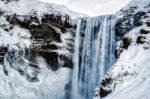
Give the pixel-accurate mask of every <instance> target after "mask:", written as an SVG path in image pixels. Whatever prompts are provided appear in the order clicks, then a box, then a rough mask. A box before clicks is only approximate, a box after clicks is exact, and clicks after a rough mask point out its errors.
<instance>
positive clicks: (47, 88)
mask: <svg viewBox="0 0 150 99" xmlns="http://www.w3.org/2000/svg"><path fill="white" fill-rule="evenodd" d="M80 16H82V15H81V14H79V13H76V12H73V11H70V10H69V9H67V8H66V7H64V6H60V5H54V4H48V3H43V2H39V1H36V0H1V1H0V80H1V82H0V97H2V98H4V99H12V98H13V99H49V98H50V97H51V99H54V98H55V99H62V98H63V97H64V95H65V89H66V88H65V87H66V84H68V83H69V80H70V78H69V75H70V71H71V69H69V68H72V66H73V63H72V53H73V49H74V48H73V47H74V45H73V44H74V35H75V27H76V26H75V25H74V23H72V22H73V21H71V20H72V18H74V17H76V18H77V17H80ZM65 67H67V68H65ZM47 68H49V69H47ZM24 93H29V94H28V95H26V94H24Z"/></svg>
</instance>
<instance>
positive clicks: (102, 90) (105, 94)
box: [100, 87, 111, 98]
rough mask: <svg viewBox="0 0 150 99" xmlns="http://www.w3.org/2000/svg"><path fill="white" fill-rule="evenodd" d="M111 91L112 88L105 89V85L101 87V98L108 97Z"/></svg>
mask: <svg viewBox="0 0 150 99" xmlns="http://www.w3.org/2000/svg"><path fill="white" fill-rule="evenodd" d="M109 93H111V90H105V89H103V87H101V88H100V96H101V98H103V97H106V96H107V95H108V94H109Z"/></svg>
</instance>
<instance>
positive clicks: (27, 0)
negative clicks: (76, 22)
mask: <svg viewBox="0 0 150 99" xmlns="http://www.w3.org/2000/svg"><path fill="white" fill-rule="evenodd" d="M0 10H2V11H5V14H7V15H8V14H14V13H16V14H17V15H28V14H32V13H35V12H36V13H37V14H38V15H43V14H57V15H66V14H67V15H69V16H70V17H72V18H77V17H83V16H86V15H83V14H81V13H77V12H74V11H71V10H69V9H68V8H67V7H65V6H64V5H56V4H52V3H44V2H41V1H38V0H19V1H13V0H12V1H10V2H6V1H0Z"/></svg>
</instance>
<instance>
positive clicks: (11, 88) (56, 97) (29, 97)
mask: <svg viewBox="0 0 150 99" xmlns="http://www.w3.org/2000/svg"><path fill="white" fill-rule="evenodd" d="M37 62H38V64H39V66H40V69H41V71H40V72H41V73H40V74H39V75H38V78H39V80H40V81H39V82H35V83H31V82H28V81H27V80H26V79H25V78H23V77H22V76H21V75H20V74H19V73H18V72H17V71H16V70H14V69H12V68H10V67H9V71H8V76H6V75H5V74H4V72H3V66H2V65H0V97H1V98H2V99H62V97H64V95H65V86H66V84H68V83H69V75H70V73H71V70H70V69H68V68H61V69H59V70H58V71H56V72H54V71H51V70H50V69H48V68H47V64H46V62H45V60H44V59H43V58H41V57H38V58H37ZM8 66H9V65H8ZM30 69H32V68H31V67H29V70H30Z"/></svg>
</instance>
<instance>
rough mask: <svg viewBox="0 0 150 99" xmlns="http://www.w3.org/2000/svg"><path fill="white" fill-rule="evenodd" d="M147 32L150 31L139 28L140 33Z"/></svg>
mask: <svg viewBox="0 0 150 99" xmlns="http://www.w3.org/2000/svg"><path fill="white" fill-rule="evenodd" d="M149 32H150V31H147V30H144V29H141V30H140V33H141V34H148V33H149Z"/></svg>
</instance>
